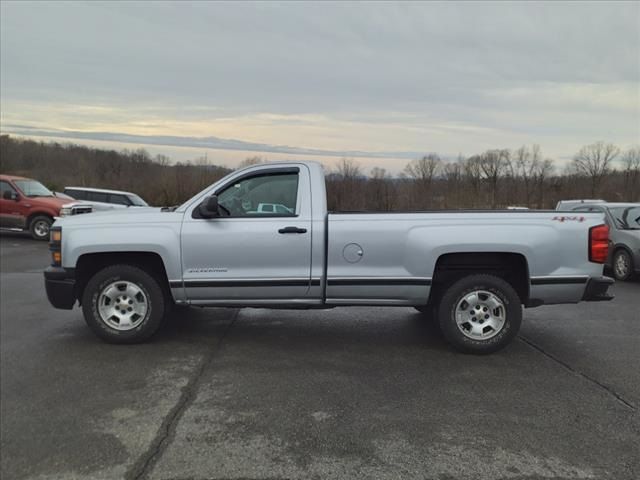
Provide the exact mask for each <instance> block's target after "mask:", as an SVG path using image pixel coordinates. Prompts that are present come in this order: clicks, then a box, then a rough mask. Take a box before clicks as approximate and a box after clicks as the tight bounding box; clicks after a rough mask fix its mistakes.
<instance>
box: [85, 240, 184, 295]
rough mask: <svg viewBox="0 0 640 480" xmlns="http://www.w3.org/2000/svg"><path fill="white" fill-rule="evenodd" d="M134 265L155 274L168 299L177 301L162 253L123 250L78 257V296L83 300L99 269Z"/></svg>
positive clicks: (86, 254)
mask: <svg viewBox="0 0 640 480" xmlns="http://www.w3.org/2000/svg"><path fill="white" fill-rule="evenodd" d="M120 263H121V264H126V265H133V266H136V267H138V268H141V269H142V270H145V271H146V272H147V273H149V274H151V275H152V276H154V278H156V279H157V280H158V281H159V284H160V287H161V288H162V291H163V293H164V294H165V295H166V297H167V298H168V299H171V300H173V301H175V299H174V298H173V295H172V293H171V288H169V277H168V275H167V270H166V267H165V264H164V261H163V260H162V257H161V256H160V254H158V253H156V252H141V251H122V252H93V253H85V254H82V255H80V256H79V257H78V260H77V262H76V267H75V276H76V298H77V299H78V302H82V296H83V293H84V289H85V287H86V285H87V283H88V282H89V279H90V278H91V277H92V276H93V275H94V274H95V273H96V272H98V271H100V270H102V269H103V268H105V267H108V266H110V265H117V264H120Z"/></svg>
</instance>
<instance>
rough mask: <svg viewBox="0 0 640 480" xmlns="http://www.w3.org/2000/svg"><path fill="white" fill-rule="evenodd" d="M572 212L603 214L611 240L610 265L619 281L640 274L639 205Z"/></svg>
mask: <svg viewBox="0 0 640 480" xmlns="http://www.w3.org/2000/svg"><path fill="white" fill-rule="evenodd" d="M573 210H574V211H577V212H601V213H604V218H605V220H606V222H607V225H609V228H610V234H609V238H610V239H611V248H610V249H609V260H608V261H607V266H609V267H610V268H611V269H612V270H613V275H614V276H615V277H616V279H617V280H628V279H630V278H631V277H633V276H634V275H636V274H639V273H640V203H594V204H589V205H586V204H585V205H580V206H578V207H574V208H573Z"/></svg>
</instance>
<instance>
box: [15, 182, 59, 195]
mask: <svg viewBox="0 0 640 480" xmlns="http://www.w3.org/2000/svg"><path fill="white" fill-rule="evenodd" d="M13 182H14V183H15V184H16V187H18V188H19V189H20V190H22V193H24V194H25V195H26V196H27V197H32V198H34V197H53V192H52V191H51V190H49V189H48V188H47V187H45V186H44V185H42V184H41V183H40V182H37V181H35V180H14V181H13Z"/></svg>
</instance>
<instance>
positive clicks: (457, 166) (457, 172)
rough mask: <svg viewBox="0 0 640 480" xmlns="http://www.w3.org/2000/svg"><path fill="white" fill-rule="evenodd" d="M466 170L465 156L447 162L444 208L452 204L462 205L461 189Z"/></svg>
mask: <svg viewBox="0 0 640 480" xmlns="http://www.w3.org/2000/svg"><path fill="white" fill-rule="evenodd" d="M463 170H464V158H463V157H462V155H460V156H458V161H457V162H449V163H445V165H444V168H443V176H444V181H445V187H446V194H445V195H444V208H451V206H452V204H453V205H455V206H456V207H460V190H461V188H462V172H463Z"/></svg>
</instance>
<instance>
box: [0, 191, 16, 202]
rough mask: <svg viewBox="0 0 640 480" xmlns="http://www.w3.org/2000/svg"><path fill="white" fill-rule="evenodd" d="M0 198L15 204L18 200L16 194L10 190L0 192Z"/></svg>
mask: <svg viewBox="0 0 640 480" xmlns="http://www.w3.org/2000/svg"><path fill="white" fill-rule="evenodd" d="M2 198H4V199H5V200H15V201H16V202H17V201H18V199H19V197H18V194H17V193H16V192H14V191H12V190H5V191H4V192H2Z"/></svg>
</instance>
